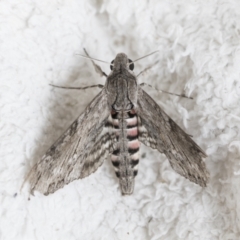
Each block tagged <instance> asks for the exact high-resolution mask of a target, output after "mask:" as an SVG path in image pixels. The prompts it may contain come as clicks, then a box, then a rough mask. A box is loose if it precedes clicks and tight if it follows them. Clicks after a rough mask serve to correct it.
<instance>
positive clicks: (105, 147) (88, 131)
mask: <svg viewBox="0 0 240 240" xmlns="http://www.w3.org/2000/svg"><path fill="white" fill-rule="evenodd" d="M109 115H110V112H109V109H108V105H107V96H106V92H105V89H103V90H102V91H101V92H100V93H99V94H98V95H97V96H96V97H95V98H94V99H93V100H92V102H91V103H90V104H89V105H88V106H87V108H86V109H85V111H84V112H83V113H82V114H81V115H80V116H79V117H78V118H77V119H76V120H75V121H74V122H73V123H72V125H71V126H70V127H69V128H68V129H67V131H66V132H65V133H64V134H63V135H62V136H61V137H60V138H59V139H58V140H57V141H56V142H55V143H54V144H53V145H52V147H51V148H50V149H49V150H48V151H47V153H46V154H45V155H44V156H43V158H42V159H40V160H39V161H38V162H37V163H36V164H35V165H34V166H33V168H32V169H31V171H30V173H29V175H28V176H27V179H26V180H28V181H29V182H30V187H31V190H30V191H31V193H33V191H34V190H38V191H40V192H41V193H43V194H45V195H48V194H49V193H53V192H55V191H56V190H58V189H59V188H62V187H63V186H64V185H66V184H68V183H70V182H72V181H73V180H75V179H79V178H83V177H86V176H88V175H89V174H91V173H93V172H94V171H96V170H97V168H98V167H99V166H100V165H101V164H102V163H103V160H104V159H105V158H106V157H107V155H108V153H109V148H110V137H109V132H108V129H107V128H106V127H105V124H106V122H107V119H108V117H109Z"/></svg>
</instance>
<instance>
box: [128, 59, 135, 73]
mask: <svg viewBox="0 0 240 240" xmlns="http://www.w3.org/2000/svg"><path fill="white" fill-rule="evenodd" d="M128 62H129V63H132V62H133V61H132V60H131V59H128ZM129 69H130V70H131V71H132V70H133V69H134V63H132V64H129Z"/></svg>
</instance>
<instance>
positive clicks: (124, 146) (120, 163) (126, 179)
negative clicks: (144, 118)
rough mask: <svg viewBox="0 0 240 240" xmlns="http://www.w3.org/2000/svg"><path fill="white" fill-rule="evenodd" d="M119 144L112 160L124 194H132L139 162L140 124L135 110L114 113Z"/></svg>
mask: <svg viewBox="0 0 240 240" xmlns="http://www.w3.org/2000/svg"><path fill="white" fill-rule="evenodd" d="M111 115H112V124H113V127H114V128H115V133H116V138H117V144H116V147H115V150H114V151H113V153H112V156H111V160H112V164H113V166H114V168H115V172H116V175H117V177H118V178H119V181H120V186H121V190H122V194H131V193H132V192H133V189H134V177H135V176H136V175H137V172H138V170H137V164H138V162H139V146H140V143H139V141H138V122H137V115H136V112H135V110H131V111H129V112H124V111H120V112H112V113H111Z"/></svg>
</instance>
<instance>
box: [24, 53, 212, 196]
mask: <svg viewBox="0 0 240 240" xmlns="http://www.w3.org/2000/svg"><path fill="white" fill-rule="evenodd" d="M85 53H86V55H87V56H86V58H90V57H89V55H88V54H87V52H86V51H85ZM149 55H150V54H149ZM147 56H148V55H147ZM90 59H91V60H92V62H93V65H94V67H95V69H96V70H97V72H99V73H100V74H101V75H103V76H105V77H106V83H105V85H104V86H102V85H93V86H90V87H95V86H98V87H100V88H101V91H100V92H99V93H98V94H97V96H96V97H95V98H94V99H93V100H92V102H91V103H90V104H89V105H88V106H87V108H86V109H85V111H84V112H83V113H82V114H81V115H80V116H79V117H78V118H77V119H76V120H75V121H74V122H73V123H72V125H71V126H70V127H69V128H68V129H67V130H66V132H65V133H64V134H63V135H62V136H61V137H60V138H59V139H58V140H57V141H56V142H55V143H54V144H53V145H52V146H51V147H50V149H49V150H48V151H47V152H46V154H45V155H44V156H43V157H42V158H41V159H40V160H39V161H38V162H37V163H36V164H35V165H34V166H33V168H32V169H31V171H30V172H29V174H28V176H27V178H26V180H28V181H29V183H30V192H31V193H32V194H33V192H34V191H35V190H37V191H39V192H41V193H43V194H45V195H48V194H50V193H54V192H55V191H56V190H58V189H60V188H62V187H64V186H65V185H66V184H68V183H70V182H72V181H74V180H77V179H80V178H84V177H87V176H89V175H90V174H91V173H93V172H95V171H96V170H97V169H98V168H99V167H100V166H101V165H102V163H103V161H104V160H105V159H106V158H107V157H108V155H111V161H112V165H113V167H114V170H115V173H116V176H117V178H118V179H119V184H120V189H121V192H122V194H123V195H129V194H132V193H133V190H134V179H135V177H136V175H137V173H138V163H139V147H140V143H143V144H144V145H146V146H149V147H151V148H152V149H156V150H158V151H159V152H160V153H163V154H165V156H166V157H167V159H168V160H169V162H170V165H171V166H172V168H173V169H174V170H175V171H176V172H177V173H179V174H180V175H182V176H183V177H185V178H187V179H189V180H190V181H192V182H194V183H196V184H199V185H200V186H202V187H205V186H206V183H207V181H208V178H209V174H208V171H207V169H206V166H205V163H204V161H203V158H205V157H206V154H205V153H204V151H203V150H202V149H201V148H200V147H199V146H198V145H197V144H196V143H195V142H194V141H193V140H192V138H191V136H190V135H188V134H187V133H185V132H184V131H183V130H182V129H181V128H180V127H179V126H178V125H177V124H176V123H175V122H174V121H173V120H172V119H171V118H170V117H169V116H168V115H167V114H166V113H165V112H164V111H163V110H162V109H161V108H160V107H159V106H158V104H157V103H156V102H155V101H154V100H153V99H152V98H151V97H150V96H149V95H148V94H147V93H146V92H145V91H144V90H143V89H142V86H143V84H141V85H140V84H138V82H137V76H136V75H135V74H134V73H133V69H134V62H136V61H137V60H139V59H141V58H139V59H137V60H135V61H132V60H130V59H128V57H127V55H126V54H124V53H119V54H117V56H116V57H115V59H114V60H113V61H112V62H111V64H110V68H111V72H110V74H109V75H107V74H106V73H104V72H103V71H102V70H101V68H100V67H99V66H98V65H97V64H95V62H94V61H93V60H97V59H94V58H90ZM63 88H64V87H63ZM86 88H87V87H85V88H80V89H86Z"/></svg>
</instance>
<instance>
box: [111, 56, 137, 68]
mask: <svg viewBox="0 0 240 240" xmlns="http://www.w3.org/2000/svg"><path fill="white" fill-rule="evenodd" d="M123 68H124V69H128V70H131V71H132V70H133V69H134V63H133V61H132V60H131V59H129V58H128V57H127V55H126V54H124V53H119V54H117V56H116V58H115V59H114V60H112V62H111V65H110V69H111V70H113V69H114V70H119V69H123Z"/></svg>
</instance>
